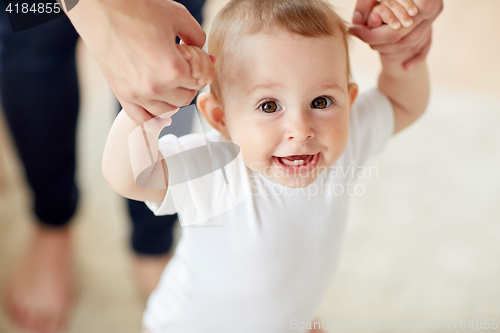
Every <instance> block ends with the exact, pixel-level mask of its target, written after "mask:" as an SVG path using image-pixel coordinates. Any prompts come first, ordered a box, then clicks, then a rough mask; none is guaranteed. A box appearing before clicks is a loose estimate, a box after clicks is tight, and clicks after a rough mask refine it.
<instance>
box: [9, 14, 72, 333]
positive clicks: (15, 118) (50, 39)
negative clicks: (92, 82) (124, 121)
mask: <svg viewBox="0 0 500 333" xmlns="http://www.w3.org/2000/svg"><path fill="white" fill-rule="evenodd" d="M0 16H1V17H0V24H1V28H0V83H1V84H0V92H1V99H2V102H3V109H4V112H5V118H6V120H7V124H8V125H9V128H10V130H11V133H12V136H13V139H14V142H15V144H16V147H17V150H18V153H19V156H20V158H21V161H22V163H23V165H24V168H25V173H26V177H27V180H28V183H29V185H30V187H31V189H32V192H33V201H34V211H35V215H36V218H37V221H38V223H37V225H36V228H35V232H34V235H33V237H32V239H31V241H30V244H29V245H28V247H27V251H26V253H24V256H23V257H22V258H21V260H20V261H19V267H17V270H16V271H15V273H14V276H13V279H12V283H11V285H10V288H9V290H8V293H7V299H6V306H7V310H8V313H9V315H10V317H11V318H12V319H13V321H14V322H15V323H16V324H17V325H19V326H21V327H22V328H25V329H28V330H32V331H36V332H43V333H45V332H55V331H57V330H58V329H59V328H60V327H61V326H62V325H63V323H64V321H65V319H66V316H67V311H68V307H69V303H70V260H71V248H72V246H71V235H70V231H69V229H68V227H67V224H68V221H69V220H70V219H71V217H72V216H73V214H74V212H75V210H76V206H77V201H78V191H77V188H76V185H75V181H74V173H75V131H76V121H77V113H78V104H79V97H78V82H77V76H76V66H75V46H76V41H77V38H78V35H77V33H76V31H75V30H74V28H73V27H72V25H71V23H70V22H69V20H68V19H67V18H66V17H65V16H63V17H60V18H58V19H56V20H53V21H50V22H48V23H46V24H43V25H40V26H37V27H34V28H31V29H28V30H25V31H22V32H18V33H15V34H13V33H12V32H11V31H10V28H9V27H8V25H7V22H8V21H7V17H6V13H5V12H3V13H1V14H0Z"/></svg>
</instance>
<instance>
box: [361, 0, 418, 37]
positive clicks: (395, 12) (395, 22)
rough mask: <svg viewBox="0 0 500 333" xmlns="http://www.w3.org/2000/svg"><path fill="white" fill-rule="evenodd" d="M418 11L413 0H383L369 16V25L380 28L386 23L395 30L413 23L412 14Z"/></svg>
mask: <svg viewBox="0 0 500 333" xmlns="http://www.w3.org/2000/svg"><path fill="white" fill-rule="evenodd" d="M417 13H418V8H417V6H416V5H415V3H414V2H413V0H381V1H380V2H379V3H378V4H377V5H376V6H374V7H373V8H372V11H371V13H370V15H369V16H368V27H369V28H378V27H379V26H381V25H382V24H383V23H385V24H387V25H389V26H390V27H391V28H392V29H394V30H398V29H399V28H401V26H403V27H405V28H409V27H411V26H412V25H413V19H412V16H415V15H417Z"/></svg>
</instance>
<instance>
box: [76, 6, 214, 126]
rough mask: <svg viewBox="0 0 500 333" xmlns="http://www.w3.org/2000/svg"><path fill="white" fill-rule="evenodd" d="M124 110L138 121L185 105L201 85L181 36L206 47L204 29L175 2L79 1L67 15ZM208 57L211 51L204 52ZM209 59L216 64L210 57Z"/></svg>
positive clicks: (186, 41) (187, 42)
mask: <svg viewBox="0 0 500 333" xmlns="http://www.w3.org/2000/svg"><path fill="white" fill-rule="evenodd" d="M67 14H68V17H69V18H70V20H71V21H72V23H73V25H74V26H75V28H76V30H77V31H78V32H79V34H80V36H81V37H82V39H83V40H84V42H85V44H86V45H87V46H88V48H89V49H90V51H91V52H92V53H93V54H94V56H95V58H96V59H97V62H98V63H99V66H100V67H101V70H102V71H103V73H104V75H105V77H106V79H107V81H108V83H109V86H110V88H111V90H112V91H113V93H114V94H115V96H116V97H117V98H118V100H119V101H120V103H121V105H122V107H123V109H124V110H125V112H126V113H127V114H128V115H129V117H130V118H131V119H132V120H133V121H134V122H135V123H136V124H142V123H144V122H146V121H148V120H149V119H151V118H154V117H155V116H158V115H161V114H163V113H165V112H168V111H171V110H174V109H177V108H179V107H181V106H184V105H187V104H189V103H190V102H191V100H192V99H193V98H194V97H195V96H196V92H197V91H198V90H199V89H201V88H203V86H204V85H205V84H204V83H205V82H199V80H197V79H196V78H194V77H192V76H191V69H190V66H189V63H188V62H187V59H185V58H184V56H183V53H181V52H182V50H181V49H180V48H179V46H178V45H177V44H175V38H176V36H179V37H180V38H181V39H182V40H183V41H184V42H185V43H186V44H187V45H193V46H197V47H200V48H201V47H203V45H204V44H205V38H206V36H205V33H204V32H203V30H202V29H201V27H200V25H199V24H198V22H196V20H195V19H194V18H193V17H192V16H191V15H190V13H189V12H188V11H187V9H186V8H185V7H184V6H182V5H181V4H179V3H177V2H174V1H171V0H141V1H137V0H105V1H103V0H80V2H79V3H78V5H76V6H75V8H73V9H72V10H70V11H69V12H68V13H67ZM205 56H206V57H207V58H208V55H205ZM208 63H209V64H210V65H211V66H213V64H212V62H211V61H210V58H208Z"/></svg>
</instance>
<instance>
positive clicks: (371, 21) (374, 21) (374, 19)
mask: <svg viewBox="0 0 500 333" xmlns="http://www.w3.org/2000/svg"><path fill="white" fill-rule="evenodd" d="M367 24H368V28H370V29H375V28H378V27H380V26H381V25H382V24H384V21H383V20H382V17H380V15H379V14H376V13H373V12H372V13H371V14H370V17H368V23H367Z"/></svg>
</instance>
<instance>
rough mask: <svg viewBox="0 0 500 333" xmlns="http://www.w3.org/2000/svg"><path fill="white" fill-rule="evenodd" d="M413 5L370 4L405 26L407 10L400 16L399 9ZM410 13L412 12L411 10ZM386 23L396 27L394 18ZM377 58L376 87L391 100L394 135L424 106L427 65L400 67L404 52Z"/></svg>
mask: <svg viewBox="0 0 500 333" xmlns="http://www.w3.org/2000/svg"><path fill="white" fill-rule="evenodd" d="M409 2H411V4H410V3H409ZM388 4H391V5H390V6H389V5H388ZM413 6H414V4H413V1H407V0H397V1H385V0H383V1H382V2H380V4H379V5H377V6H375V7H374V10H373V11H374V12H375V13H382V19H383V20H384V21H391V20H393V19H394V18H397V19H398V20H402V21H405V20H406V22H407V23H403V22H402V21H401V23H402V24H403V26H405V27H406V26H408V24H409V25H411V24H412V22H409V21H408V18H409V14H410V13H409V12H408V13H407V15H404V14H403V13H402V12H401V10H402V9H404V10H407V11H410V9H411V8H413ZM396 8H397V9H396ZM390 13H392V14H390ZM411 13H412V14H413V13H416V12H415V11H413V10H412V11H411ZM410 23H411V24H410ZM390 26H394V27H395V28H399V27H398V25H397V24H394V21H392V23H391V25H390ZM429 46H430V44H429ZM380 59H381V61H382V72H381V73H380V76H379V80H378V88H379V90H380V91H381V92H382V93H384V94H385V95H386V96H387V97H388V98H389V100H390V101H391V104H392V107H393V109H394V118H395V126H394V134H396V133H398V132H399V131H401V130H403V129H405V128H406V127H408V126H410V125H411V124H412V123H413V122H415V121H416V120H417V119H418V118H419V117H420V116H421V115H422V114H423V113H424V112H425V109H426V108H427V103H428V101H429V90H430V87H429V75H428V72H427V64H426V63H425V61H424V62H421V63H419V64H417V65H415V66H414V67H413V68H412V69H411V70H405V69H404V68H403V63H404V61H403V59H406V57H405V55H404V54H400V55H397V56H394V55H392V54H388V53H380ZM398 59H399V60H398Z"/></svg>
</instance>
